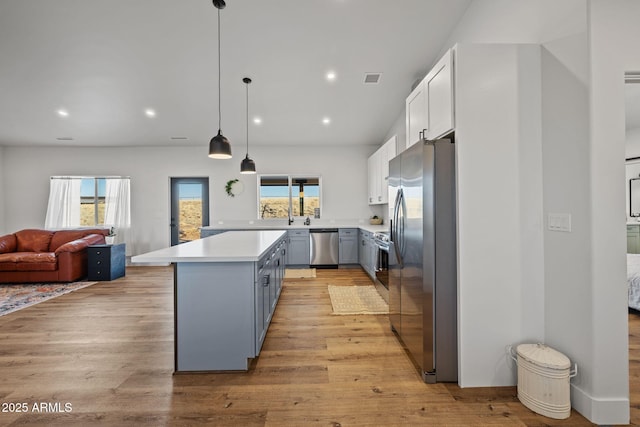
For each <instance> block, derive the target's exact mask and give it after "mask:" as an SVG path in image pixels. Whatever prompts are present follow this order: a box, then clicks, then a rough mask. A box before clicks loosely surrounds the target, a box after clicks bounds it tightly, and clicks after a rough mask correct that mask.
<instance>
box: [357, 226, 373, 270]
mask: <svg viewBox="0 0 640 427" xmlns="http://www.w3.org/2000/svg"><path fill="white" fill-rule="evenodd" d="M359 249H360V253H359V257H358V258H359V261H360V266H362V269H363V270H364V271H365V272H366V273H367V274H368V275H369V277H371V278H372V279H373V278H375V277H376V245H375V243H374V241H373V233H371V232H370V231H366V230H360V248H359Z"/></svg>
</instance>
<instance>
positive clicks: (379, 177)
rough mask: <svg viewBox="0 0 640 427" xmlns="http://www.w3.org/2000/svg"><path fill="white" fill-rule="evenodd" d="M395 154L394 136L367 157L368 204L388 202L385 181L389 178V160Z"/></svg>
mask: <svg viewBox="0 0 640 427" xmlns="http://www.w3.org/2000/svg"><path fill="white" fill-rule="evenodd" d="M395 156H396V136H395V135H394V136H393V137H391V138H390V139H389V140H388V141H387V142H385V143H384V145H382V147H380V148H378V150H377V151H376V152H375V153H373V154H372V155H371V157H369V160H368V163H367V166H368V176H369V195H368V197H369V204H370V205H379V204H384V203H389V195H388V192H387V181H388V179H389V160H391V159H393V158H394V157H395Z"/></svg>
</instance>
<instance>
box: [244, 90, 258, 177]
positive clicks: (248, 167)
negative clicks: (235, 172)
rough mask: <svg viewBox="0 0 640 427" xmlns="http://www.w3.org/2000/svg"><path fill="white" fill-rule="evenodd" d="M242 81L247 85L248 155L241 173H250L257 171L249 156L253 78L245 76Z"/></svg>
mask: <svg viewBox="0 0 640 427" xmlns="http://www.w3.org/2000/svg"><path fill="white" fill-rule="evenodd" d="M242 81H243V82H244V84H245V85H246V86H247V155H246V156H245V158H244V159H243V160H242V163H240V173H245V174H249V173H256V163H255V162H254V161H253V160H251V159H250V158H249V83H251V79H250V78H249V77H245V78H244V79H242Z"/></svg>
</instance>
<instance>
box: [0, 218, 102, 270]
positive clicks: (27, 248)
mask: <svg viewBox="0 0 640 427" xmlns="http://www.w3.org/2000/svg"><path fill="white" fill-rule="evenodd" d="M108 234H109V230H108V229H77V230H60V231H49V230H37V229H27V230H21V231H18V232H17V233H14V234H7V235H5V236H0V283H38V282H73V281H75V280H78V279H80V278H83V277H85V276H86V275H87V246H89V245H96V244H105V236H107V235H108Z"/></svg>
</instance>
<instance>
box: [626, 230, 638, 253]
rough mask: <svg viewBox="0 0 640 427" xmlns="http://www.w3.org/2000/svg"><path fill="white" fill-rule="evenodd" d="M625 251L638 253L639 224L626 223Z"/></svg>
mask: <svg viewBox="0 0 640 427" xmlns="http://www.w3.org/2000/svg"><path fill="white" fill-rule="evenodd" d="M627 253H628V254H637V253H640V224H638V225H635V224H627Z"/></svg>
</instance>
